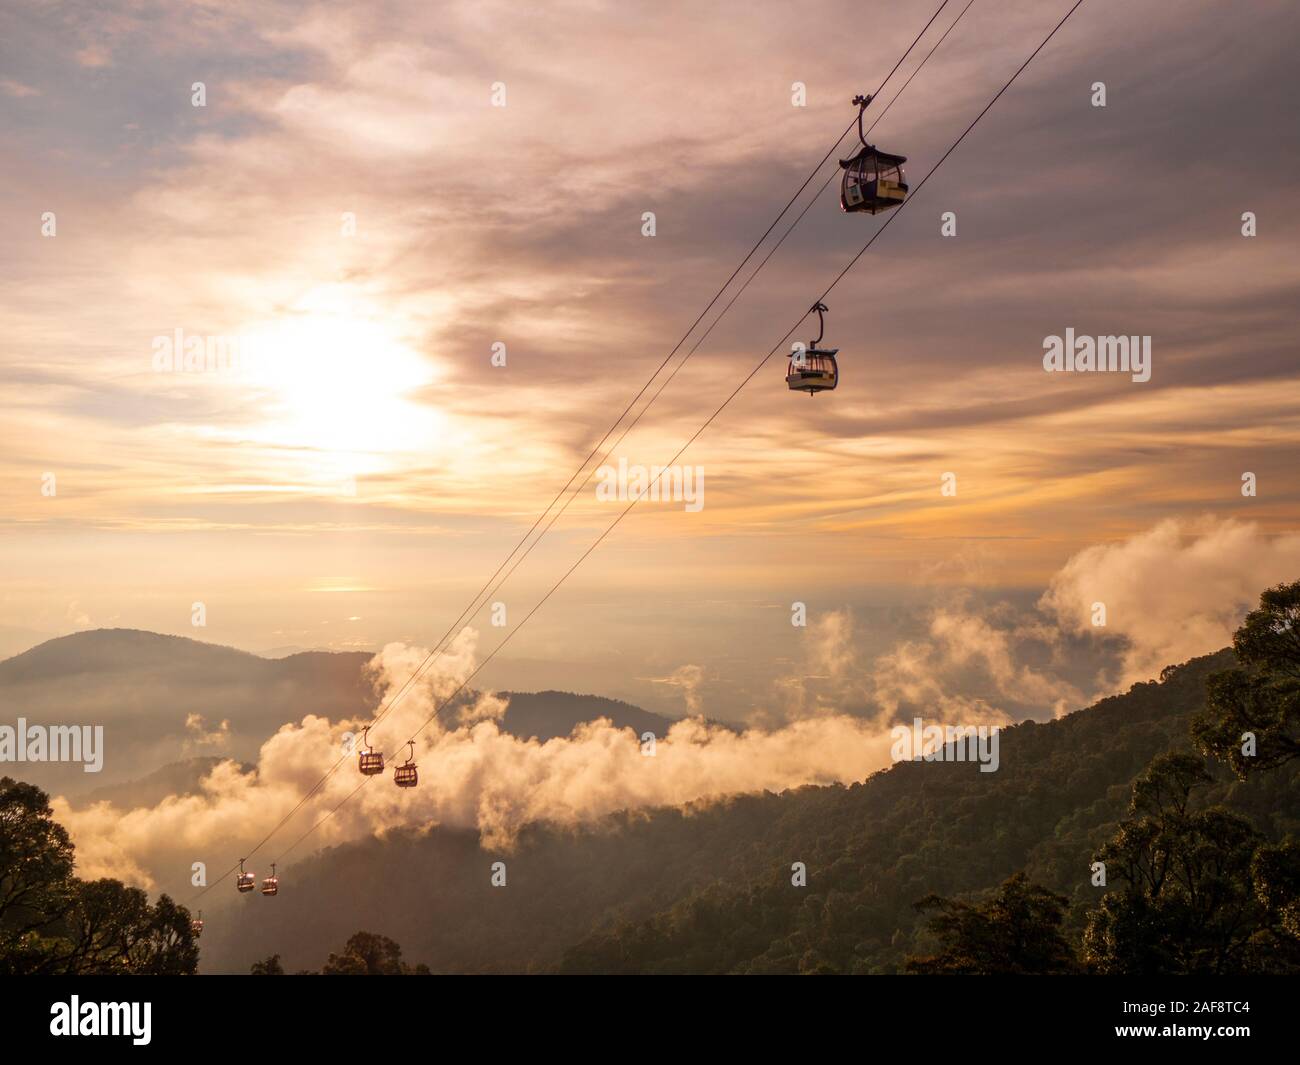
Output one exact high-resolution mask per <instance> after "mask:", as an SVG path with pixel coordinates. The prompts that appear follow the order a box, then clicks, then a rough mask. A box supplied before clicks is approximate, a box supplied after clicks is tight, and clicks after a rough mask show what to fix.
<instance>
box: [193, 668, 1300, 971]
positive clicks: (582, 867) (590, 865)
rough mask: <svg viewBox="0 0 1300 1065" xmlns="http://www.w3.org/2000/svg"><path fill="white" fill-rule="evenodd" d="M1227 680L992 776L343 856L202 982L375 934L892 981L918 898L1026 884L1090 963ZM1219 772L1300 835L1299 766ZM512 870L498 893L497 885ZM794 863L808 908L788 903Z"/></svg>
mask: <svg viewBox="0 0 1300 1065" xmlns="http://www.w3.org/2000/svg"><path fill="white" fill-rule="evenodd" d="M1233 661H1234V660H1233V657H1232V654H1231V652H1228V651H1224V652H1221V653H1219V654H1217V655H1213V656H1209V657H1206V658H1202V659H1197V660H1194V661H1192V662H1189V663H1187V664H1186V665H1183V666H1179V667H1176V668H1173V669H1170V670H1167V671H1166V672H1165V674H1164V676H1163V678H1162V680H1161V681H1160V682H1159V683H1155V682H1151V683H1144V684H1137V685H1134V686H1133V688H1132V689H1131V690H1130V691H1128V692H1126V693H1124V694H1122V695H1117V696H1113V697H1111V698H1108V699H1104V700H1102V701H1101V702H1099V703H1098V704H1097V705H1096V706H1094V707H1092V708H1090V709H1088V710H1084V711H1080V712H1078V713H1074V714H1070V715H1068V716H1067V717H1065V718H1062V719H1060V720H1056V721H1051V722H1048V723H1046V724H1037V723H1033V722H1025V723H1022V724H1020V725H1016V726H1014V727H1011V728H1008V729H1006V730H1004V731H1003V733H1002V735H1001V767H1000V768H999V770H998V771H997V772H996V773H980V772H978V771H977V767H976V766H974V765H973V764H971V763H964V764H962V763H911V762H908V763H902V764H900V765H896V766H894V767H893V768H891V769H889V770H887V771H884V772H881V773H877V774H876V775H874V776H873V777H871V778H869V779H868V780H866V781H865V782H863V783H861V784H855V785H852V786H849V787H843V786H839V785H832V786H829V787H805V788H798V789H794V790H792V791H788V792H785V793H783V794H781V795H772V794H760V795H745V796H737V797H734V798H731V799H728V800H725V801H722V802H717V803H708V804H699V805H698V806H695V807H691V808H687V809H659V810H649V811H639V812H636V813H633V814H626V815H620V816H616V817H612V818H609V819H607V820H606V821H603V822H601V823H599V824H596V825H592V826H586V827H580V828H576V829H575V828H561V827H557V826H547V825H532V826H529V827H527V828H526V829H524V830H523V831H522V832H521V833H520V835H519V837H518V839H516V840H515V841H514V845H513V847H511V848H510V849H509V850H507V851H498V850H496V849H488V848H484V847H483V846H482V845H481V842H480V840H479V837H478V835H477V834H476V833H474V832H471V831H464V830H453V829H448V828H443V827H435V828H433V829H430V830H429V831H427V832H415V831H407V832H398V833H390V834H389V836H388V837H387V838H385V839H383V840H367V841H364V842H360V843H357V844H351V845H346V846H341V847H337V848H334V849H333V850H331V851H328V852H325V853H324V854H322V855H321V856H319V857H317V858H316V859H314V860H312V861H311V862H309V863H304V865H303V866H300V867H299V868H298V869H296V870H295V876H294V894H293V902H294V906H293V908H292V909H289V908H283V909H280V910H277V911H275V912H271V911H270V910H269V909H268V908H265V907H262V908H258V907H249V908H248V909H247V912H246V914H241V917H240V920H239V922H238V923H237V924H235V923H234V922H232V923H231V925H230V928H231V930H227V928H226V926H225V924H224V923H222V922H213V926H212V931H213V934H212V936H211V938H210V939H209V936H208V930H205V933H204V935H205V940H204V959H205V963H208V964H210V965H211V966H212V967H213V968H214V969H216V970H218V971H226V972H247V971H248V966H249V965H250V963H251V962H252V961H253V960H255V958H256V957H257V955H250V954H249V953H248V952H249V951H251V950H254V949H257V948H264V947H265V946H266V945H267V944H274V947H275V949H276V950H277V951H280V952H281V953H282V956H283V958H284V959H285V964H286V967H288V968H291V969H296V968H299V967H303V966H310V967H312V968H318V967H319V966H320V965H321V963H322V962H323V961H324V956H323V953H321V952H320V948H319V946H318V944H319V943H320V942H321V941H322V939H324V940H325V941H326V942H330V941H333V942H343V941H344V940H345V939H346V938H347V936H348V935H350V934H351V932H352V931H353V930H354V929H355V928H356V924H355V923H354V922H356V920H357V915H358V914H366V915H367V916H366V918H365V919H366V921H367V924H368V927H369V928H370V929H371V930H373V931H375V932H376V933H382V934H385V935H388V936H391V937H394V938H396V939H398V940H399V941H400V942H401V943H403V944H404V945H406V946H407V947H408V949H409V950H410V951H411V953H412V955H413V956H415V957H420V958H426V959H428V960H429V962H430V964H431V966H432V967H433V968H434V969H435V970H436V971H439V972H529V971H547V970H553V969H559V970H561V971H565V972H597V973H672V972H715V973H728V972H736V973H769V972H770V973H830V972H840V973H871V972H898V971H901V970H902V969H903V966H904V962H905V959H906V958H907V957H908V956H924V955H927V954H930V953H933V952H934V950H935V944H934V942H933V940H932V938H931V936H930V934H929V932H928V931H927V929H926V917H927V914H923V913H918V911H917V910H916V909H915V908H914V905H913V904H914V903H915V901H916V900H917V899H920V898H923V897H925V896H927V895H930V894H938V895H941V896H944V897H946V898H964V899H966V900H967V901H971V900H978V899H983V898H985V897H987V896H988V895H989V894H990V893H991V892H993V891H995V890H996V889H997V887H998V885H1000V884H1002V883H1003V882H1004V881H1006V880H1007V879H1008V878H1009V877H1012V876H1013V875H1014V874H1016V873H1017V872H1020V871H1023V872H1024V873H1025V874H1026V876H1027V878H1028V880H1029V881H1030V882H1032V883H1033V884H1036V885H1039V886H1041V888H1043V889H1044V890H1046V891H1049V892H1051V893H1053V894H1056V895H1058V896H1063V897H1064V898H1065V899H1066V900H1067V902H1066V903H1065V916H1064V919H1063V921H1062V923H1061V926H1060V934H1061V935H1062V936H1063V937H1064V938H1065V939H1066V940H1067V942H1069V944H1070V945H1071V947H1072V948H1074V950H1075V951H1076V952H1077V951H1078V950H1079V949H1080V946H1081V942H1082V936H1083V932H1084V929H1085V927H1086V924H1087V915H1088V912H1089V911H1090V910H1092V909H1094V908H1095V907H1096V906H1097V905H1098V904H1099V903H1100V901H1101V898H1102V896H1103V892H1102V891H1101V890H1100V889H1098V888H1096V887H1093V886H1092V884H1091V882H1090V868H1089V866H1090V861H1091V857H1092V855H1093V854H1095V853H1096V852H1097V851H1098V849H1099V848H1101V847H1102V846H1103V845H1104V844H1106V843H1107V841H1108V840H1110V839H1111V838H1112V837H1114V836H1115V835H1116V833H1117V832H1118V831H1119V826H1120V824H1121V823H1122V822H1124V821H1125V820H1126V819H1129V818H1131V816H1132V815H1131V813H1130V810H1129V801H1130V797H1131V793H1132V784H1133V781H1134V780H1135V778H1137V777H1138V776H1139V775H1140V774H1141V773H1143V771H1144V770H1145V769H1146V768H1147V767H1148V766H1149V765H1150V763H1151V761H1152V759H1153V758H1155V757H1156V756H1158V755H1161V754H1165V753H1168V752H1170V751H1182V752H1184V753H1186V752H1187V749H1188V741H1187V730H1188V723H1189V721H1190V720H1191V718H1192V716H1193V715H1195V714H1196V713H1197V712H1199V711H1200V710H1201V709H1202V708H1203V707H1204V700H1205V684H1206V678H1207V677H1208V676H1209V675H1210V674H1212V673H1215V672H1220V671H1222V670H1223V669H1225V668H1226V667H1228V666H1230V665H1231V664H1232V663H1233ZM1197 761H1198V763H1200V760H1199V759H1198V760H1197ZM1206 771H1207V772H1208V774H1209V776H1210V782H1209V783H1206V784H1203V785H1201V786H1199V787H1197V788H1196V797H1197V798H1196V809H1197V810H1204V809H1208V808H1210V807H1212V806H1222V807H1224V808H1226V809H1228V810H1231V811H1232V812H1233V813H1234V814H1236V815H1239V816H1240V817H1242V818H1246V819H1248V820H1249V821H1250V822H1251V823H1252V824H1253V825H1254V826H1255V829H1256V830H1257V831H1258V832H1259V833H1260V835H1261V837H1262V839H1263V840H1264V841H1267V842H1268V843H1271V844H1275V845H1281V844H1282V842H1283V841H1284V840H1285V839H1286V838H1287V836H1288V834H1294V835H1297V836H1300V810H1298V809H1297V804H1296V801H1295V796H1296V794H1297V784H1298V783H1300V761H1297V762H1293V763H1291V764H1289V765H1286V766H1283V767H1281V768H1279V769H1278V770H1277V772H1276V773H1271V774H1263V775H1260V774H1255V775H1253V776H1252V777H1251V779H1250V780H1248V781H1244V782H1243V781H1237V780H1235V779H1234V778H1233V777H1232V776H1231V775H1230V774H1228V773H1225V772H1221V771H1219V770H1218V769H1217V768H1215V767H1214V766H1213V765H1211V766H1209V767H1208V768H1207V770H1206ZM1152 787H1153V788H1155V789H1158V788H1159V787H1164V785H1163V784H1161V783H1159V782H1153V785H1152ZM1152 794H1153V797H1154V795H1155V794H1156V792H1155V791H1152ZM498 859H501V860H504V861H506V863H507V865H508V868H509V886H507V887H503V888H494V887H492V886H491V883H490V878H489V866H490V865H491V863H492V862H493V861H496V860H498ZM1261 860H1262V859H1261ZM796 861H801V862H804V863H805V864H806V866H807V869H808V886H807V887H806V888H799V887H795V886H794V885H793V884H792V883H791V868H790V867H791V864H792V863H793V862H796ZM372 922H373V923H372ZM345 953H346V952H345Z"/></svg>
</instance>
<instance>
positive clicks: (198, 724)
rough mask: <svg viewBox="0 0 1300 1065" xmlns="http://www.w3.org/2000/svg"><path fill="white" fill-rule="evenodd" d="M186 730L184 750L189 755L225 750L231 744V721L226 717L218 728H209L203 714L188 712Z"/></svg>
mask: <svg viewBox="0 0 1300 1065" xmlns="http://www.w3.org/2000/svg"><path fill="white" fill-rule="evenodd" d="M185 732H186V736H185V745H184V751H185V753H186V754H187V755H188V754H198V753H204V752H209V751H213V750H225V749H227V748H228V747H229V746H230V740H231V734H230V722H229V720H226V719H224V718H223V719H222V721H221V723H220V724H219V725H217V726H216V728H212V729H209V728H208V726H207V723H206V722H205V721H204V720H203V715H202V714H196V713H190V714H186V715H185Z"/></svg>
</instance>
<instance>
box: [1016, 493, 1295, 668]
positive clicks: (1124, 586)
mask: <svg viewBox="0 0 1300 1065" xmlns="http://www.w3.org/2000/svg"><path fill="white" fill-rule="evenodd" d="M1297 578H1300V534H1295V533H1288V534H1282V535H1269V534H1268V533H1267V532H1266V531H1265V530H1264V529H1263V528H1262V527H1261V526H1260V525H1257V524H1256V523H1254V522H1243V521H1235V520H1224V519H1219V518H1214V517H1206V518H1202V519H1197V520H1176V519H1170V520H1167V521H1162V522H1160V523H1159V524H1158V525H1156V526H1155V527H1154V528H1151V529H1148V530H1146V531H1145V532H1141V533H1138V534H1136V535H1134V536H1131V537H1129V538H1128V539H1126V540H1122V541H1120V542H1118V543H1114V544H1099V545H1096V546H1094V547H1089V548H1086V549H1085V550H1083V551H1080V552H1079V553H1078V554H1076V555H1074V556H1073V557H1072V558H1071V559H1070V560H1069V561H1068V562H1066V564H1065V565H1064V566H1063V567H1062V569H1061V571H1060V572H1059V573H1058V574H1057V575H1056V576H1055V577H1054V578H1053V579H1052V582H1051V585H1050V587H1049V588H1048V590H1047V592H1046V593H1044V595H1043V597H1042V599H1041V601H1040V605H1041V607H1042V608H1043V609H1044V610H1046V611H1047V612H1049V613H1050V614H1051V615H1052V616H1053V617H1054V618H1055V620H1056V622H1057V624H1058V625H1059V626H1060V627H1061V629H1062V630H1063V631H1064V632H1067V633H1076V634H1091V635H1092V636H1094V637H1102V636H1105V635H1111V636H1116V637H1119V638H1121V639H1122V641H1123V645H1124V646H1123V651H1122V653H1121V661H1120V667H1119V677H1118V684H1119V686H1120V687H1127V686H1128V685H1129V684H1131V683H1134V682H1136V681H1142V680H1149V679H1151V678H1152V677H1155V676H1157V675H1159V673H1160V670H1161V669H1163V668H1164V667H1165V666H1166V665H1170V664H1171V663H1177V662H1183V661H1186V660H1187V659H1189V658H1192V657H1195V656H1196V655H1203V654H1208V653H1210V652H1212V651H1217V650H1218V649H1219V648H1221V647H1224V646H1225V645H1227V644H1229V643H1231V641H1232V633H1233V630H1234V629H1235V628H1236V627H1237V626H1238V625H1239V624H1240V622H1241V619H1242V617H1243V616H1244V615H1245V613H1246V612H1247V611H1248V610H1250V609H1251V608H1252V607H1254V606H1255V605H1256V604H1257V602H1258V600H1259V593H1260V592H1261V591H1262V590H1263V589H1264V588H1266V587H1268V586H1270V585H1273V584H1277V583H1279V582H1282V581H1292V580H1296V579H1297ZM1094 603H1101V604H1104V606H1105V611H1106V625H1105V628H1104V629H1101V628H1098V627H1096V626H1094V625H1093V624H1092V616H1093V604H1094Z"/></svg>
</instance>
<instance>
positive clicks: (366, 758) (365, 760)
mask: <svg viewBox="0 0 1300 1065" xmlns="http://www.w3.org/2000/svg"><path fill="white" fill-rule="evenodd" d="M362 742H363V743H365V745H366V749H365V750H364V751H362V752H361V753H360V754H359V755H357V768H358V769H360V770H361V774H362V776H367V777H374V776H378V775H379V774H380V773H382V772H383V771H384V752H383V751H376V750H375V749H374V748H372V747H371V746H370V726H369V725H367V726H366V729H365V738H364V739H363V740H362Z"/></svg>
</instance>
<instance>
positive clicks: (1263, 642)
mask: <svg viewBox="0 0 1300 1065" xmlns="http://www.w3.org/2000/svg"><path fill="white" fill-rule="evenodd" d="M1232 647H1233V650H1234V651H1235V652H1236V655H1237V659H1238V661H1240V662H1241V663H1242V666H1244V667H1245V668H1239V669H1229V670H1225V671H1224V672H1222V673H1216V674H1215V675H1214V676H1212V677H1210V679H1209V682H1208V684H1207V700H1206V708H1205V710H1204V711H1203V712H1202V713H1201V714H1199V715H1198V716H1197V717H1196V719H1195V720H1194V721H1193V723H1192V736H1193V738H1194V739H1195V740H1196V742H1197V744H1198V745H1199V747H1200V748H1201V750H1202V751H1204V752H1205V753H1206V754H1209V755H1214V756H1216V757H1218V758H1221V759H1223V760H1224V761H1226V762H1227V763H1228V764H1229V765H1230V766H1231V767H1232V769H1233V771H1234V772H1235V773H1236V774H1237V776H1238V777H1240V778H1241V779H1243V780H1244V779H1246V777H1247V775H1248V774H1249V773H1250V771H1251V770H1252V769H1272V768H1275V767H1277V766H1280V765H1283V764H1284V763H1286V762H1289V761H1290V760H1291V759H1292V758H1296V757H1300V581H1295V582H1294V583H1292V584H1279V585H1278V586H1277V587H1276V588H1269V589H1268V590H1267V591H1265V592H1264V593H1263V594H1262V595H1261V596H1260V597H1259V609H1258V610H1253V611H1251V612H1250V613H1249V614H1248V615H1246V620H1245V621H1244V622H1243V623H1242V625H1241V627H1240V628H1239V629H1237V631H1236V633H1235V634H1234V635H1233V638H1232ZM1248 735H1249V736H1251V737H1253V745H1252V744H1251V742H1250V741H1249V740H1248Z"/></svg>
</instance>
